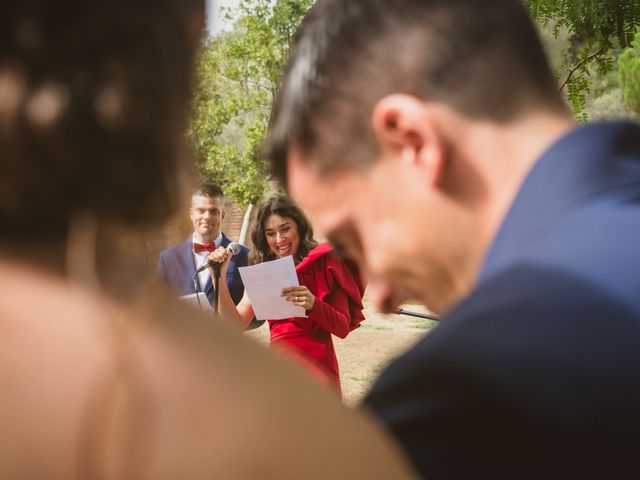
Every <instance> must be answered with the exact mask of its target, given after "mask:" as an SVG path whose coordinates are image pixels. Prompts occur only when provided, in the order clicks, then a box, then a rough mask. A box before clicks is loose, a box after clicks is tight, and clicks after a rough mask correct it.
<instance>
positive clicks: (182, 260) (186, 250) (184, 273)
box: [156, 234, 249, 305]
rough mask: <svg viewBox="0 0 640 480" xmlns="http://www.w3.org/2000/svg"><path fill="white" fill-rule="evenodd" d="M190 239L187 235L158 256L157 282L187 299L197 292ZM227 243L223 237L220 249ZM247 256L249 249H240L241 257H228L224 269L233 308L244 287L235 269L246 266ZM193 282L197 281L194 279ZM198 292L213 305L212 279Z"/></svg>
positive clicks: (228, 241) (201, 286)
mask: <svg viewBox="0 0 640 480" xmlns="http://www.w3.org/2000/svg"><path fill="white" fill-rule="evenodd" d="M192 238H193V237H192V236H191V235H190V236H189V238H187V239H186V240H185V241H184V242H182V243H180V244H178V245H175V246H173V247H170V248H168V249H166V250H164V251H163V252H162V253H160V259H159V260H158V268H157V270H156V278H157V279H158V280H162V281H164V282H166V283H167V284H168V285H170V286H171V287H172V288H173V289H174V290H176V291H177V292H178V293H179V294H180V295H187V294H190V293H195V291H196V290H195V285H194V275H195V273H196V264H195V260H194V258H193V244H192ZM229 243H231V240H229V239H228V238H227V237H226V236H225V235H224V234H222V243H221V245H222V246H223V247H226V246H227V245H229ZM248 254H249V249H248V248H247V247H244V246H241V248H240V253H238V254H236V255H234V256H233V257H231V260H229V267H228V268H227V278H226V281H227V286H228V287H229V292H230V293H231V298H233V301H234V303H235V304H236V305H237V304H238V302H239V301H240V300H241V299H242V295H243V294H244V285H243V284H242V279H241V278H240V272H239V270H238V267H244V266H246V265H247V263H248ZM196 281H198V279H197V277H196ZM221 281H222V279H221ZM200 289H201V291H202V292H204V293H205V294H206V295H207V298H208V299H209V303H211V304H212V305H213V302H214V301H215V291H214V288H213V285H212V282H211V278H209V280H208V281H207V284H206V285H200Z"/></svg>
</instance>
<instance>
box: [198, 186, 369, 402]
mask: <svg viewBox="0 0 640 480" xmlns="http://www.w3.org/2000/svg"><path fill="white" fill-rule="evenodd" d="M251 240H252V241H253V245H254V249H253V250H252V252H251V253H250V255H249V262H250V263H251V264H257V263H261V262H265V261H269V260H276V259H278V258H283V257H286V256H289V255H292V256H293V259H294V263H295V264H296V273H297V275H298V281H299V282H300V286H292V287H290V288H285V289H284V290H283V292H282V296H283V297H285V298H286V299H287V300H288V301H290V302H292V303H293V304H294V305H297V306H300V307H303V308H304V309H305V311H306V315H307V318H304V317H294V318H288V319H285V320H269V327H270V329H271V348H272V349H274V350H276V351H278V352H283V353H285V354H287V355H288V356H289V357H293V358H294V359H295V360H296V361H297V362H298V363H301V364H302V365H304V366H305V367H307V368H308V369H309V370H310V371H311V372H312V374H313V375H314V376H315V377H316V378H318V379H319V380H320V381H322V382H323V383H327V384H330V385H332V386H333V387H334V388H336V389H337V390H338V391H340V375H339V370H338V360H337V358H336V353H335V349H334V346H333V340H332V338H331V335H336V336H338V337H340V338H345V337H346V336H347V335H348V334H349V332H350V331H352V330H353V329H355V328H357V327H358V326H359V325H360V322H362V320H364V315H363V313H362V310H363V306H362V295H363V293H364V285H363V282H362V280H361V278H360V274H359V272H358V269H357V268H356V266H355V264H353V263H352V262H349V261H345V260H343V259H341V258H339V257H338V255H336V253H335V252H334V251H333V248H332V247H331V246H330V245H329V244H327V243H321V244H319V245H318V243H317V242H316V241H315V240H314V239H313V229H312V228H311V225H310V223H309V221H308V220H307V218H306V217H305V216H304V214H303V213H302V211H301V210H300V208H299V207H298V206H297V205H296V204H295V203H294V202H293V200H291V199H290V198H289V197H287V196H283V195H279V196H275V197H273V198H271V199H269V200H267V201H266V202H265V203H264V204H262V206H261V207H260V208H259V210H258V215H257V219H256V224H255V227H254V229H253V231H252V233H251ZM228 256H229V253H228V251H227V250H225V249H223V248H220V249H218V250H216V251H215V252H213V253H212V254H211V256H210V259H211V260H213V261H216V262H224V263H223V264H222V267H221V268H222V271H221V275H222V278H224V275H226V268H227V263H228V262H227V261H226V260H227V257H228ZM219 288H220V292H219V297H220V312H221V314H222V315H223V316H226V317H232V318H234V319H235V320H236V321H237V322H238V323H240V324H241V325H243V326H244V325H246V324H248V323H249V322H250V321H251V319H252V318H253V307H252V305H251V302H250V300H249V298H248V296H247V294H246V292H245V295H244V297H243V298H242V300H241V301H240V303H239V304H238V305H237V306H234V304H233V302H232V301H231V296H230V295H229V292H228V290H227V287H226V283H225V282H220V287H219Z"/></svg>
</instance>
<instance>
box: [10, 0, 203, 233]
mask: <svg viewBox="0 0 640 480" xmlns="http://www.w3.org/2000/svg"><path fill="white" fill-rule="evenodd" d="M203 8H204V7H203V2H202V0H138V1H130V0H109V1H103V0H101V1H98V0H60V1H55V2H52V1H48V0H21V1H19V2H5V3H4V5H3V9H2V15H0V152H1V153H0V155H2V159H1V160H0V243H9V244H11V243H16V242H20V241H23V240H27V241H36V242H38V241H43V240H44V239H51V238H63V237H64V236H65V234H66V232H67V229H68V226H69V224H70V222H71V221H72V220H73V219H74V218H75V217H76V216H91V217H94V218H96V219H103V218H104V219H109V220H113V221H116V222H119V223H123V224H126V225H138V224H150V223H155V222H159V221H161V220H164V219H165V218H166V217H167V215H168V214H169V213H171V211H172V209H173V207H174V202H176V201H177V179H178V178H180V175H179V170H180V168H179V158H180V157H181V156H183V155H184V154H183V152H184V151H185V149H184V145H183V138H184V127H185V124H186V114H187V112H188V103H189V99H190V94H189V90H190V84H191V71H192V62H193V58H194V52H195V49H196V46H197V45H198V41H199V38H200V32H201V22H202V18H203Z"/></svg>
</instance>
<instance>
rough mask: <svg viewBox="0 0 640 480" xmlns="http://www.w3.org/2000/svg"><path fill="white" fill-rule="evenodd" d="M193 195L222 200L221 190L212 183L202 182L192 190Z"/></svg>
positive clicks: (222, 193)
mask: <svg viewBox="0 0 640 480" xmlns="http://www.w3.org/2000/svg"><path fill="white" fill-rule="evenodd" d="M193 195H199V196H201V197H212V198H220V199H224V192H223V191H222V188H220V187H219V186H218V184H216V183H213V182H202V183H201V184H200V185H198V186H197V187H196V188H195V189H194V190H193Z"/></svg>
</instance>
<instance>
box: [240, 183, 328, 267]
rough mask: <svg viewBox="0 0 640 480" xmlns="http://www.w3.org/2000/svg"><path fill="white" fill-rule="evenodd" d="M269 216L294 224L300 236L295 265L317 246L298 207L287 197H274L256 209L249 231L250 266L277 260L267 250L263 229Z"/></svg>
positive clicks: (307, 221)
mask: <svg viewBox="0 0 640 480" xmlns="http://www.w3.org/2000/svg"><path fill="white" fill-rule="evenodd" d="M271 215H279V216H281V217H286V218H291V219H292V220H293V221H294V222H296V226H297V227H298V235H300V245H299V246H298V250H297V251H296V252H295V253H294V259H295V261H296V263H297V262H300V261H301V260H302V259H303V258H304V257H306V256H307V255H308V254H309V252H310V251H311V250H312V249H313V248H314V247H316V245H318V242H317V241H316V240H315V239H314V238H313V227H312V226H311V223H310V222H309V220H308V219H307V217H306V216H305V214H304V213H303V211H302V210H301V209H300V207H298V205H296V203H295V202H294V201H293V199H292V198H291V197H288V196H287V195H276V196H273V197H271V198H269V199H268V200H266V201H265V202H264V203H263V204H262V205H260V208H258V213H257V215H256V222H255V224H254V226H253V230H252V231H251V241H252V242H253V249H252V250H251V252H250V253H249V263H250V264H251V265H255V264H257V263H262V262H266V261H269V260H275V259H276V258H277V257H276V255H275V254H274V253H273V252H272V251H271V249H270V248H269V244H268V243H267V234H266V232H265V227H264V224H265V222H266V221H267V220H268V218H269V217H270V216H271Z"/></svg>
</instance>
